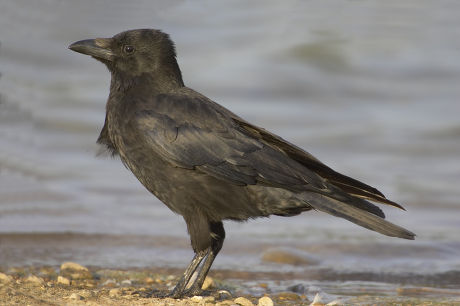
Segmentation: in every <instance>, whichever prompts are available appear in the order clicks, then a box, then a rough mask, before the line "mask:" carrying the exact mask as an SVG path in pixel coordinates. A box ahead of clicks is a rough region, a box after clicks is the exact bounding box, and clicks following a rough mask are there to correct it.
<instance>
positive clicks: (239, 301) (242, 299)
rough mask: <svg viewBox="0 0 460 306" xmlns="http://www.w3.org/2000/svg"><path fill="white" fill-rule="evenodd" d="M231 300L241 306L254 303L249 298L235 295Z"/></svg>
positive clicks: (249, 305) (250, 305)
mask: <svg viewBox="0 0 460 306" xmlns="http://www.w3.org/2000/svg"><path fill="white" fill-rule="evenodd" d="M233 302H235V304H238V305H241V306H253V305H254V304H253V303H252V302H251V301H250V300H248V299H247V298H245V297H242V296H240V297H237V298H236V299H234V300H233Z"/></svg>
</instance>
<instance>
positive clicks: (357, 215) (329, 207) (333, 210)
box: [301, 192, 415, 240]
mask: <svg viewBox="0 0 460 306" xmlns="http://www.w3.org/2000/svg"><path fill="white" fill-rule="evenodd" d="M301 197H302V199H303V200H304V201H305V202H307V203H308V204H309V205H310V206H312V207H313V208H315V209H317V210H320V211H323V212H326V213H328V214H331V215H333V216H336V217H340V218H344V219H347V220H348V221H351V222H353V223H355V224H357V225H360V226H362V227H365V228H367V229H370V230H373V231H376V232H379V233H381V234H384V235H387V236H391V237H399V238H404V239H410V240H413V239H414V237H415V234H414V233H412V232H411V231H408V230H406V229H405V228H402V227H400V226H398V225H396V224H393V223H391V222H388V221H386V220H384V219H383V218H381V217H379V216H377V215H374V214H372V213H369V212H367V211H365V210H362V209H359V208H357V207H355V206H351V205H349V204H346V203H343V202H340V201H338V200H335V199H332V198H330V197H328V196H325V195H322V194H319V193H314V192H304V193H302V194H301Z"/></svg>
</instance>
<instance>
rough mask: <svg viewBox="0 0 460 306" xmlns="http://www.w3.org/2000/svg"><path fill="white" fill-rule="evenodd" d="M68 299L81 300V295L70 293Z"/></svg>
mask: <svg viewBox="0 0 460 306" xmlns="http://www.w3.org/2000/svg"><path fill="white" fill-rule="evenodd" d="M69 299H70V300H75V301H81V300H83V297H82V296H81V295H79V294H77V293H72V294H71V295H70V296H69Z"/></svg>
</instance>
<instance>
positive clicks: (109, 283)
mask: <svg viewBox="0 0 460 306" xmlns="http://www.w3.org/2000/svg"><path fill="white" fill-rule="evenodd" d="M116 285H117V282H116V281H115V280H114V279H111V278H109V279H108V280H106V281H105V282H103V283H102V286H107V287H115V286H116Z"/></svg>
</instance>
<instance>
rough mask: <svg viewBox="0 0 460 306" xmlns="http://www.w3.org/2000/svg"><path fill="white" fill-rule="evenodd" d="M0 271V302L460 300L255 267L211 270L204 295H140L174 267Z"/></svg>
mask: <svg viewBox="0 0 460 306" xmlns="http://www.w3.org/2000/svg"><path fill="white" fill-rule="evenodd" d="M0 271H1V272H0V304H7V305H10V304H15V303H16V304H20V305H27V304H29V305H63V304H71V305H222V306H223V305H272V304H270V303H273V304H274V305H317V306H319V305H349V304H356V303H360V304H362V305H371V304H372V305H374V304H376V305H392V304H398V305H400V304H401V303H403V304H412V305H431V304H433V303H435V304H440V305H452V304H456V303H458V304H460V290H458V289H443V288H431V287H407V286H397V287H395V288H396V289H395V290H382V289H381V288H380V289H379V288H378V287H377V286H376V285H375V284H374V287H372V286H367V287H365V286H362V285H361V286H360V285H359V284H357V287H356V289H355V292H354V293H353V294H350V292H346V291H345V290H343V289H344V288H342V291H343V292H342V294H340V288H339V287H340V286H336V287H337V288H335V289H334V290H332V289H328V288H326V290H325V291H323V290H322V289H321V288H316V289H315V288H313V289H312V288H305V287H304V286H303V285H300V284H299V285H297V286H290V287H283V285H282V283H281V282H280V281H279V280H276V279H273V276H274V275H271V273H268V274H267V273H262V274H261V273H258V272H241V271H227V270H216V271H212V272H211V273H210V276H211V277H210V278H209V279H207V281H206V286H207V287H206V288H205V289H206V290H205V291H204V294H203V296H200V297H190V298H185V299H178V300H174V299H170V298H150V297H144V296H143V295H144V293H145V292H148V291H150V290H155V291H157V290H158V291H160V292H166V291H167V290H170V289H171V288H172V287H173V286H174V285H175V282H176V281H177V279H178V277H179V276H180V275H181V273H182V270H181V269H179V268H159V269H152V268H150V269H145V268H131V269H113V268H108V269H107V268H103V267H93V266H89V267H85V266H82V265H79V264H77V263H71V262H70V263H69V262H68V263H63V264H62V265H61V266H60V267H56V266H27V267H11V268H6V267H2V269H0ZM345 283H346V282H345ZM315 290H316V292H315ZM331 291H333V294H331V293H330V292H331ZM326 292H328V293H326ZM261 298H263V299H261Z"/></svg>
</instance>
